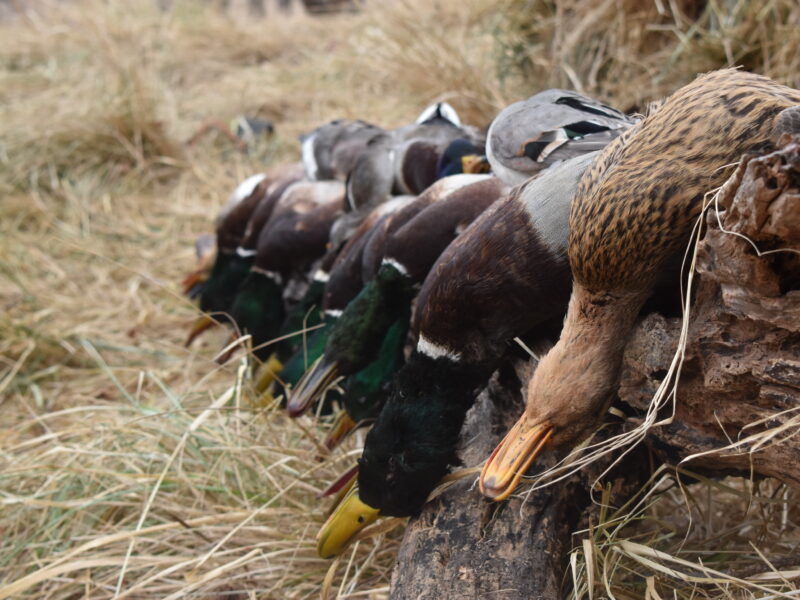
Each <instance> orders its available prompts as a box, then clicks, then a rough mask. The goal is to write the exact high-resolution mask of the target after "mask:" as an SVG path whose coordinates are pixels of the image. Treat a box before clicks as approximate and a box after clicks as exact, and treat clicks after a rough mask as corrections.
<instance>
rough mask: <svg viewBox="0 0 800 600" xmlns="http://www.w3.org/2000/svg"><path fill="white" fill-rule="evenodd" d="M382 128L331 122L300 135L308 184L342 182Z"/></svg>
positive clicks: (347, 121)
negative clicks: (310, 182) (321, 181)
mask: <svg viewBox="0 0 800 600" xmlns="http://www.w3.org/2000/svg"><path fill="white" fill-rule="evenodd" d="M384 132H385V131H384V129H382V128H381V127H378V126H377V125H372V124H371V123H367V122H365V121H361V120H355V121H351V120H347V119H335V120H333V121H330V122H329V123H325V124H324V125H320V126H319V127H317V128H316V129H314V130H313V131H311V132H309V133H306V134H303V135H301V136H300V150H301V155H302V159H303V167H304V169H305V173H306V177H307V178H308V180H309V181H320V180H326V179H337V180H339V181H345V180H346V179H347V176H348V175H349V173H350V171H352V170H353V167H354V166H355V163H356V162H357V161H358V159H359V157H360V156H361V154H362V153H363V152H364V151H365V150H366V148H367V146H368V145H369V143H370V141H371V140H372V139H373V138H375V137H376V136H378V135H380V134H382V133H384Z"/></svg>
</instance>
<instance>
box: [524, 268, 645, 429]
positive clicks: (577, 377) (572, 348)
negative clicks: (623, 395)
mask: <svg viewBox="0 0 800 600" xmlns="http://www.w3.org/2000/svg"><path fill="white" fill-rule="evenodd" d="M646 298H647V295H646V294H643V293H640V292H626V293H614V294H610V293H596V292H591V291H589V290H587V289H585V288H584V287H582V286H581V285H580V284H579V283H577V282H576V283H575V285H574V287H573V291H572V296H571V297H570V302H569V308H568V311H567V317H566V320H565V322H564V328H563V329H562V331H561V338H560V339H559V341H558V343H557V344H556V345H555V346H554V347H553V349H552V350H551V351H550V352H549V353H548V354H547V355H546V356H545V357H543V358H542V360H541V362H540V363H539V366H538V367H537V369H536V371H535V372H534V375H533V379H532V380H531V383H530V386H529V388H528V403H527V407H526V411H527V413H528V415H529V416H530V417H531V418H533V419H534V420H535V421H548V422H550V423H551V424H553V425H555V426H556V427H557V429H558V433H557V434H556V437H554V441H556V442H557V441H558V439H557V438H558V437H559V436H560V437H562V438H563V439H564V440H565V441H566V440H573V439H574V438H577V437H579V435H580V434H582V433H584V432H585V429H586V428H588V427H589V426H590V425H591V424H592V423H594V422H596V420H597V417H598V415H599V414H601V413H602V412H603V411H604V410H605V407H606V406H607V404H608V403H609V402H610V400H611V397H612V392H613V391H614V388H615V385H616V382H617V377H618V375H619V370H620V365H621V363H622V353H623V350H624V349H625V345H626V344H627V342H628V338H629V337H630V333H631V330H632V328H633V324H634V322H635V320H636V316H637V314H638V313H639V310H640V309H641V307H642V304H643V303H644V300H645V299H646Z"/></svg>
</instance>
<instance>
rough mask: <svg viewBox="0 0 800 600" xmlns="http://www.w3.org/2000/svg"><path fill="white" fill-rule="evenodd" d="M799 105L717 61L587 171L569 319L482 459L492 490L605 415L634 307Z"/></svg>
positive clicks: (577, 205) (790, 94)
mask: <svg viewBox="0 0 800 600" xmlns="http://www.w3.org/2000/svg"><path fill="white" fill-rule="evenodd" d="M799 105H800V92H798V91H797V90H793V89H791V88H788V87H785V86H783V85H780V84H778V83H775V82H774V81H771V80H769V79H767V78H765V77H761V76H759V75H754V74H751V73H746V72H744V71H739V70H733V69H725V70H721V71H714V72H711V73H708V74H705V75H702V76H700V77H698V78H697V79H695V80H694V81H693V82H692V83H690V84H688V85H687V86H685V87H683V88H681V89H680V90H678V91H677V92H675V93H674V94H673V95H672V96H670V97H669V98H668V99H667V100H666V101H665V102H664V103H663V104H661V105H660V106H659V107H658V108H656V109H655V110H654V111H653V112H652V114H650V115H648V116H647V117H646V118H645V119H644V120H643V121H642V122H640V123H639V124H638V125H637V126H635V127H634V128H632V129H631V130H630V131H628V132H627V133H626V134H624V135H623V136H621V137H620V138H618V139H617V140H615V141H614V142H613V143H612V144H611V145H609V146H608V148H606V149H605V150H604V151H603V153H602V155H601V156H600V157H599V159H598V160H597V161H596V162H595V164H594V165H593V166H592V168H591V169H589V170H588V171H587V172H586V173H585V175H584V177H583V179H582V180H581V183H580V186H579V189H578V193H577V195H576V197H575V200H574V201H573V204H572V211H571V213H570V220H569V226H570V235H569V263H570V266H571V269H572V274H573V278H574V285H573V289H572V294H571V297H570V301H569V310H568V311H567V317H566V320H565V322H564V328H563V330H562V332H561V337H560V339H559V340H558V343H557V344H556V345H555V346H554V347H553V348H552V349H551V350H550V352H548V353H547V354H546V355H545V356H544V357H543V358H542V360H541V361H540V363H539V365H538V367H537V369H536V371H535V372H534V375H533V377H532V379H531V380H530V382H529V385H528V398H527V404H526V408H525V412H524V414H523V415H522V417H521V418H520V419H519V421H518V422H517V423H516V425H514V427H513V428H512V429H511V430H510V431H509V433H508V435H506V437H505V439H504V440H503V441H502V442H501V443H500V445H498V447H497V448H496V449H495V451H494V452H493V454H492V456H491V457H490V458H489V460H488V461H487V463H486V465H485V466H484V469H483V472H482V474H481V478H480V485H481V490H482V491H483V493H484V494H486V495H487V496H489V497H490V498H493V499H495V500H501V499H504V498H506V497H508V495H509V494H511V493H512V492H513V491H514V489H515V487H516V485H517V484H518V482H519V479H520V477H522V475H523V474H524V473H525V471H526V470H527V469H528V467H529V466H530V464H531V463H532V462H533V460H534V459H535V458H536V456H537V454H538V453H539V452H540V451H541V449H542V448H543V447H552V446H564V445H572V444H575V443H576V442H579V441H580V440H581V439H583V438H585V437H586V436H587V435H588V434H589V433H590V432H591V431H592V430H593V429H595V428H596V427H597V426H598V424H599V422H600V420H601V418H602V415H603V414H604V412H605V409H606V408H607V406H608V404H609V402H610V401H611V398H612V395H613V392H614V389H615V386H616V382H617V377H618V375H619V369H620V364H621V360H622V352H623V349H624V348H625V345H626V342H627V340H628V337H629V335H630V332H631V330H632V327H633V325H634V323H635V320H636V317H637V315H638V313H639V312H640V309H641V308H642V306H643V304H644V302H645V300H646V299H647V298H648V296H649V295H650V294H651V292H652V290H653V287H654V285H655V284H656V282H657V281H658V279H659V277H660V275H661V273H662V271H663V269H664V267H665V265H667V264H669V263H670V262H671V261H672V260H675V259H676V258H677V259H678V260H679V259H680V257H681V256H682V254H683V252H684V251H685V249H686V246H687V244H688V243H689V240H690V234H691V230H692V228H693V226H694V224H695V222H696V221H697V218H698V215H699V214H700V211H701V208H702V204H703V198H704V196H705V194H706V193H708V192H710V191H713V190H714V189H715V188H717V187H718V186H720V185H721V184H722V183H723V181H724V180H725V178H726V177H727V176H728V174H729V173H728V172H727V171H726V170H725V169H723V167H725V166H726V165H730V164H732V163H735V162H736V161H737V160H739V158H740V157H741V156H742V155H743V154H744V153H746V152H748V151H750V150H752V149H754V148H756V147H759V146H762V145H765V144H769V143H770V141H771V140H772V139H774V138H775V137H776V136H777V135H778V134H779V133H782V132H784V131H785V130H791V128H792V127H794V129H795V132H796V133H800V127H798V125H800V106H799ZM676 285H677V282H676Z"/></svg>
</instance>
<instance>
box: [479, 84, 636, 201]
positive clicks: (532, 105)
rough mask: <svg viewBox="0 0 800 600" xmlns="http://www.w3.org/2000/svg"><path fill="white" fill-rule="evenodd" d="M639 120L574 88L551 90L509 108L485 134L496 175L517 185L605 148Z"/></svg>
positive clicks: (490, 160) (489, 160) (489, 158)
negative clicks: (547, 170) (558, 164)
mask: <svg viewBox="0 0 800 600" xmlns="http://www.w3.org/2000/svg"><path fill="white" fill-rule="evenodd" d="M634 123H635V119H633V118H631V117H629V116H627V115H625V114H624V113H622V112H620V111H618V110H616V109H615V108H611V107H610V106H606V105H605V104H603V103H602V102H599V101H598V100H595V99H593V98H589V97H588V96H584V95H582V94H578V93H577V92H573V91H570V90H561V89H549V90H544V91H543V92H539V93H538V94H535V95H533V96H531V97H530V98H528V99H527V100H522V101H520V102H515V103H514V104H511V105H510V106H507V107H506V108H504V109H503V110H502V111H501V112H500V113H499V114H498V115H497V117H495V119H494V120H493V121H492V124H491V125H490V127H489V131H488V133H487V134H486V157H487V159H488V162H489V165H491V169H492V173H494V174H495V176H497V177H499V178H500V179H502V180H503V181H504V182H505V183H506V184H508V185H511V186H514V185H518V184H521V183H523V182H524V181H526V180H527V179H529V178H530V177H531V176H533V175H535V174H536V173H539V172H540V171H542V170H543V169H546V168H548V167H549V166H551V165H554V164H557V163H558V162H561V161H563V160H565V159H568V158H571V157H573V156H577V155H579V154H585V153H587V152H593V151H596V150H600V149H601V148H604V147H605V146H606V145H607V144H608V143H609V142H610V141H611V140H613V139H614V138H616V137H617V136H619V135H620V134H621V133H622V132H623V131H625V130H627V129H628V128H629V127H630V126H631V125H633V124H634Z"/></svg>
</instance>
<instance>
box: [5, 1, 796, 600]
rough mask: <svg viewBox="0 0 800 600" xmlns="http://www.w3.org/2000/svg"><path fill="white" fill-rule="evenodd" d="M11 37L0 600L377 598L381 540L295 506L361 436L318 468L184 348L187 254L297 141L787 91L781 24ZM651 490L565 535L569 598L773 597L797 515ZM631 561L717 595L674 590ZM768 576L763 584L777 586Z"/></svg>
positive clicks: (486, 23) (15, 17)
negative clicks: (703, 75) (320, 545)
mask: <svg viewBox="0 0 800 600" xmlns="http://www.w3.org/2000/svg"><path fill="white" fill-rule="evenodd" d="M14 7H16V8H17V9H20V8H21V9H22V10H16V9H15V8H14ZM2 14H3V18H2V20H0V124H1V125H0V198H2V202H0V307H1V310H0V407H2V415H3V425H2V428H0V539H2V544H0V598H26V599H27V598H30V599H44V598H53V599H59V600H61V599H64V600H66V599H71V598H112V597H114V598H184V597H191V598H215V599H216V598H313V597H318V596H320V593H322V594H323V596H327V597H341V598H345V597H348V598H349V597H358V598H383V597H387V596H388V585H389V578H390V573H391V568H392V563H393V557H394V552H395V550H396V545H397V543H398V539H399V537H398V533H397V532H396V531H395V532H393V533H389V534H386V535H384V534H383V533H381V534H380V535H377V536H374V537H371V538H369V539H366V540H364V541H362V542H360V543H359V544H358V546H356V547H355V548H354V549H353V551H352V552H351V553H349V554H347V555H345V556H344V557H343V558H342V559H340V561H337V562H336V563H334V564H333V565H330V564H329V563H328V562H326V561H322V560H320V559H318V558H317V557H316V553H315V550H314V546H315V542H314V536H315V534H316V530H317V528H318V527H319V525H320V524H321V523H322V521H323V520H324V514H323V509H322V508H321V507H320V505H319V503H318V502H317V501H316V500H315V498H314V494H313V493H314V492H315V491H317V490H319V489H321V488H322V487H324V486H325V485H326V483H327V482H328V481H329V480H330V479H331V478H333V477H334V476H335V475H336V474H338V472H340V471H341V470H343V469H344V468H345V467H346V466H347V465H348V461H352V459H353V457H352V455H353V452H354V451H355V448H356V446H357V440H353V441H351V443H350V444H349V445H348V446H346V447H344V448H343V449H342V450H341V451H339V452H337V453H336V454H335V455H334V456H333V457H331V458H330V459H327V460H325V461H322V462H320V461H318V460H316V457H315V450H314V446H313V444H312V443H310V442H309V440H308V437H313V436H319V435H320V433H319V429H318V428H317V427H316V426H315V425H314V424H313V423H312V422H311V421H310V420H305V421H301V423H300V425H302V427H301V426H298V425H296V424H293V423H290V422H289V421H288V420H286V419H284V418H283V416H282V415H281V414H280V412H279V411H273V410H265V409H261V408H258V407H253V406H252V405H251V403H250V400H249V383H248V381H247V378H246V376H245V374H244V369H243V368H242V366H241V363H236V361H234V363H233V364H231V365H229V366H226V367H223V368H220V367H218V366H217V365H216V364H215V363H213V361H212V359H213V356H214V353H215V351H216V350H218V349H219V348H220V347H221V346H222V342H223V340H224V339H225V337H226V335H225V333H224V332H215V333H214V334H210V335H208V336H207V337H206V339H205V341H204V343H202V344H199V345H198V346H197V348H193V349H191V350H186V349H184V348H183V346H182V342H183V340H184V337H185V334H186V330H187V326H188V324H189V323H190V322H191V321H192V319H193V318H194V317H195V316H196V311H195V309H194V308H193V307H192V305H191V304H190V303H189V302H188V301H186V300H185V299H183V298H181V297H180V295H179V292H178V282H179V281H180V279H181V277H182V275H184V274H185V273H186V272H187V271H188V270H190V269H191V268H192V266H193V264H194V257H193V248H192V243H193V240H194V237H195V236H196V235H197V234H199V233H201V232H204V231H208V230H210V228H211V223H212V218H213V216H214V214H215V211H216V209H217V208H218V207H219V206H220V205H221V204H222V202H223V201H224V200H225V199H226V198H227V195H228V194H229V192H230V190H231V189H232V188H233V187H234V186H235V184H236V183H237V182H238V181H239V180H241V179H243V178H244V177H246V176H247V175H250V174H252V173H256V172H259V171H261V170H262V169H263V168H264V167H266V166H269V165H272V164H276V163H278V162H280V161H286V160H294V159H296V157H297V156H298V154H299V147H298V143H297V136H298V134H300V133H301V132H303V131H307V130H310V129H312V128H313V127H315V126H316V125H318V124H320V123H322V122H324V121H327V120H330V119H333V118H339V117H348V118H362V119H365V120H368V121H372V122H374V123H376V124H379V125H382V126H384V127H394V126H397V125H400V124H403V123H406V122H408V121H409V120H412V119H413V118H414V117H415V116H416V115H417V113H418V112H419V111H420V110H421V109H422V108H423V107H424V106H426V105H427V104H429V103H430V102H433V101H438V100H446V101H448V102H450V103H451V104H453V105H454V106H455V107H456V109H457V110H458V111H459V113H460V114H461V116H462V118H463V120H465V121H466V122H468V123H471V124H474V125H478V126H485V125H487V124H488V123H489V122H490V121H491V119H492V118H493V116H494V115H495V114H496V112H497V111H498V110H499V109H501V108H502V107H504V106H505V105H507V104H508V103H510V102H513V101H516V100H519V99H521V98H524V97H527V96H529V95H531V94H533V93H535V92H537V91H539V90H541V89H544V88H548V87H566V88H573V89H577V90H579V91H581V92H584V93H587V94H590V95H595V96H597V97H599V98H601V99H602V100H604V101H606V102H608V103H610V104H612V105H614V106H617V107H619V108H621V109H625V110H630V111H633V110H642V109H643V108H644V107H645V106H646V104H647V102H649V101H651V100H654V99H657V98H659V97H661V96H664V95H667V94H669V93H670V92H671V91H673V90H675V89H676V88H677V87H679V86H680V85H682V84H684V83H686V82H688V81H690V80H691V79H692V78H693V77H694V75H695V74H696V73H698V72H703V71H707V70H710V69H713V68H717V67H722V66H726V65H741V66H743V67H744V68H746V69H748V70H753V71H756V72H760V73H764V74H766V75H769V76H771V77H773V78H775V79H777V80H779V81H782V82H783V83H786V84H788V85H792V86H794V87H800V6H799V5H798V4H797V2H796V0H765V1H759V2H756V1H752V2H751V1H744V0H704V1H699V0H646V1H638V0H600V1H596V0H564V1H560V2H552V1H544V0H498V1H496V2H489V1H487V0H480V1H479V0H438V1H436V2H429V1H427V0H396V1H390V2H377V1H375V2H372V3H367V4H365V5H364V6H363V7H362V9H361V10H360V11H358V12H355V13H353V12H348V13H343V14H330V15H325V16H308V15H305V14H303V13H302V11H294V13H293V14H291V15H280V16H278V15H275V14H273V13H271V12H270V13H268V14H267V15H266V18H258V19H256V18H251V17H244V18H242V17H241V16H239V17H236V18H234V16H233V15H231V14H230V13H227V12H225V11H224V10H221V9H220V7H219V6H218V5H217V4H215V3H213V2H197V1H191V0H175V2H173V3H172V6H171V7H170V8H169V9H168V10H162V9H160V8H159V4H158V3H156V2H155V1H153V2H150V1H146V0H139V1H137V2H112V1H105V2H104V1H101V0H75V1H72V2H59V1H57V0H30V1H29V2H17V3H16V4H14V5H13V6H12V5H7V6H6V7H5V9H4V11H3V12H2ZM238 115H248V116H257V117H261V118H265V119H270V120H272V121H273V122H274V123H275V126H276V133H275V135H274V136H272V137H271V138H269V139H266V140H264V141H262V142H260V143H258V144H256V145H254V146H253V147H252V148H251V150H250V152H249V153H247V154H243V153H241V152H239V151H237V150H236V149H235V148H234V147H233V146H232V145H231V143H230V142H229V141H228V140H226V139H225V138H224V137H222V136H219V135H216V134H213V133H212V134H209V135H207V136H205V137H203V138H202V139H201V140H200V142H199V143H198V144H196V145H192V146H188V145H187V144H186V143H185V142H186V141H187V140H188V139H189V138H190V137H191V136H192V135H193V134H194V133H195V132H196V131H197V130H198V129H199V128H200V127H201V126H202V125H203V124H204V123H205V122H207V121H208V120H219V121H222V122H224V123H227V122H228V121H229V120H230V119H232V118H234V117H236V116H238ZM657 483H658V485H656V486H655V487H654V488H653V489H652V490H650V493H651V495H650V496H648V501H647V502H646V503H645V504H646V505H645V506H644V507H640V508H641V510H639V511H638V512H635V513H631V515H629V516H628V517H626V518H623V519H622V521H623V522H625V523H626V524H627V525H626V527H625V528H621V527H616V525H618V524H619V521H615V522H614V523H615V527H613V528H612V527H610V525H603V524H594V525H595V526H597V527H598V528H597V529H595V530H593V531H591V532H588V533H586V534H582V535H579V536H576V553H575V568H574V569H573V574H574V576H575V578H576V581H577V585H578V587H577V589H578V590H579V591H580V595H581V597H587V598H588V597H603V596H604V595H609V594H610V593H612V590H613V594H614V595H615V597H618V598H643V597H647V598H660V597H664V598H666V597H670V598H673V597H674V598H747V597H767V596H765V595H764V594H765V593H766V592H763V590H761V591H760V588H758V587H754V585H755V584H753V583H752V582H748V581H745V578H748V577H751V576H753V575H756V574H757V573H760V572H763V571H768V570H770V567H769V565H770V564H771V563H770V560H772V559H774V558H775V557H781V556H787V557H792V556H796V555H797V553H798V545H800V537H799V535H800V534H798V527H797V519H798V514H797V500H798V498H797V493H796V492H793V491H790V490H787V489H785V488H783V487H782V486H778V485H776V484H774V483H773V482H765V483H762V484H758V485H750V484H749V483H747V482H745V483H741V482H739V483H737V482H733V483H731V484H722V483H719V482H706V483H701V484H697V485H695V486H693V487H692V492H691V493H687V492H686V491H685V489H681V488H680V487H678V486H675V485H674V483H673V484H670V483H669V481H666V482H665V481H661V482H657ZM609 518H611V515H609ZM628 521H630V523H628ZM612 530H613V534H612V533H609V532H611V531H612ZM601 534H602V535H601ZM582 539H585V540H588V541H589V545H588V546H587V545H586V544H583V543H582V542H581V540H582ZM631 540H633V541H636V542H638V543H641V544H643V545H644V546H646V547H649V548H658V549H660V550H662V551H663V552H665V553H672V554H673V555H674V556H680V557H682V558H683V559H685V560H689V561H696V560H702V561H703V563H704V564H705V565H707V566H708V565H713V567H714V568H716V569H719V570H720V571H725V572H728V573H733V574H734V575H735V578H734V579H735V581H732V580H730V579H724V578H723V579H721V580H719V581H716V580H715V581H712V582H700V583H693V584H685V585H684V584H681V585H680V586H678V585H677V584H676V581H677V579H676V575H675V573H674V572H673V573H670V572H668V569H667V570H663V569H662V570H659V568H657V567H654V566H653V565H652V564H647V563H643V562H641V561H639V560H638V558H641V557H642V556H643V555H642V551H641V549H640V548H639V549H637V548H635V547H633V546H631V545H630V543H632V542H631ZM626 542H627V543H628V544H629V545H627V546H625V545H624V543H626ZM591 548H594V551H592V550H590V549H591ZM637 552H638V554H637ZM637 557H638V558H637ZM662 558H663V557H662ZM767 559H769V560H767ZM650 560H651V561H655V562H656V563H658V564H660V565H665V564H669V565H670V568H672V569H678V568H679V567H678V566H676V565H675V564H673V563H669V561H667V560H661V559H653V558H652V557H650ZM773 562H774V561H773ZM579 565H580V568H578V566H579ZM587 565H588V567H587ZM784 566H786V565H784ZM795 566H796V565H795ZM684 567H685V566H684ZM776 568H783V566H778V567H776ZM774 579H775V578H773V579H772V580H770V579H769V578H767V581H766V583H764V582H762V583H760V584H758V585H762V586H763V585H769V586H772V587H771V588H770V589H775V590H778V591H776V592H775V593H777V594H786V593H789V591H790V590H794V589H795V587H794V585H795V584H794V583H793V581H795V580H796V576H795V579H792V578H791V577H788V576H787V575H785V574H784V575H783V576H782V577H779V578H777V581H775V580H774ZM673 594H674V595H673ZM774 597H793V596H786V595H783V596H781V595H778V596H774Z"/></svg>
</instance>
